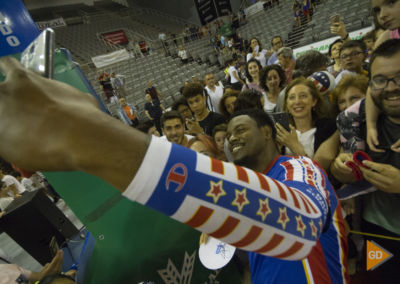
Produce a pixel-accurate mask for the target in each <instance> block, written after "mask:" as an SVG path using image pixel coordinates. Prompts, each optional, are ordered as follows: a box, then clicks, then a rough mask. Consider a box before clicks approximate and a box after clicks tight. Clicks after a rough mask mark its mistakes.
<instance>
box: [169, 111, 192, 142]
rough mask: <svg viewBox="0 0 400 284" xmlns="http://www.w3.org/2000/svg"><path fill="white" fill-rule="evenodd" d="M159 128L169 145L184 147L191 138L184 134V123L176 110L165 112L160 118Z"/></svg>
mask: <svg viewBox="0 0 400 284" xmlns="http://www.w3.org/2000/svg"><path fill="white" fill-rule="evenodd" d="M161 127H162V130H163V133H164V135H165V136H163V137H165V138H166V140H168V141H169V142H171V143H176V144H179V145H182V146H185V147H186V145H187V143H188V141H189V140H190V139H191V138H192V137H193V136H191V135H187V134H185V121H184V120H183V118H182V116H181V115H180V114H179V112H178V111H176V110H171V111H167V112H165V113H164V114H163V115H162V116H161Z"/></svg>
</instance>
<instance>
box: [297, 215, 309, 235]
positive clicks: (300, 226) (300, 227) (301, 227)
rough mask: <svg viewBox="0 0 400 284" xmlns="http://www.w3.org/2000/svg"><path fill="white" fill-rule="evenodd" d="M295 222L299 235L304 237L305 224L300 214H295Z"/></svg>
mask: <svg viewBox="0 0 400 284" xmlns="http://www.w3.org/2000/svg"><path fill="white" fill-rule="evenodd" d="M295 218H296V223H297V229H296V230H297V231H298V232H300V233H301V236H302V237H304V232H305V230H306V229H307V227H306V224H304V222H303V219H301V216H300V215H299V216H296V217H295Z"/></svg>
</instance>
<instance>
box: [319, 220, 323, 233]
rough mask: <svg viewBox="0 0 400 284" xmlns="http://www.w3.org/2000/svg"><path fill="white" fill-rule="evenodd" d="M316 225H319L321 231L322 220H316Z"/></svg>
mask: <svg viewBox="0 0 400 284" xmlns="http://www.w3.org/2000/svg"><path fill="white" fill-rule="evenodd" d="M318 225H319V229H320V230H321V231H322V229H323V227H322V226H323V224H322V220H321V219H320V220H319V221H318Z"/></svg>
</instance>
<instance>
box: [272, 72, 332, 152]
mask: <svg viewBox="0 0 400 284" xmlns="http://www.w3.org/2000/svg"><path fill="white" fill-rule="evenodd" d="M283 109H284V110H285V111H286V112H288V114H289V117H290V119H289V120H290V121H291V125H290V131H287V130H286V129H285V128H284V127H283V126H282V125H280V124H279V123H277V124H276V130H277V136H276V138H277V141H278V142H279V143H280V144H281V145H282V146H285V149H284V153H285V154H286V155H295V156H297V155H302V156H308V157H310V158H312V157H314V155H315V153H316V151H317V149H318V148H319V146H320V145H321V144H322V143H323V142H324V141H325V140H327V139H328V138H329V137H331V136H332V135H333V134H334V133H335V131H336V122H335V119H327V118H323V113H324V110H323V102H322V98H321V95H320V94H319V92H318V90H317V88H316V87H315V85H314V83H313V82H311V81H309V80H307V79H305V78H303V77H301V78H297V79H295V80H293V81H292V82H291V83H290V84H289V85H288V87H287V89H286V93H285V100H284V103H283Z"/></svg>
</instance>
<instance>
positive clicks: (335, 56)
mask: <svg viewBox="0 0 400 284" xmlns="http://www.w3.org/2000/svg"><path fill="white" fill-rule="evenodd" d="M342 45H343V41H342V40H341V39H337V40H335V41H334V42H333V43H331V44H330V45H329V51H328V55H329V57H330V58H331V59H332V61H333V64H332V65H331V66H329V67H328V72H329V73H331V74H332V75H333V76H335V78H336V76H337V75H338V74H339V73H340V71H342V65H341V64H340V49H341V48H342Z"/></svg>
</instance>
